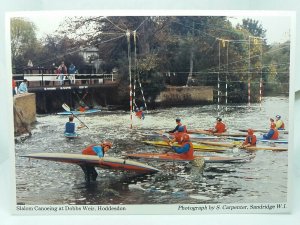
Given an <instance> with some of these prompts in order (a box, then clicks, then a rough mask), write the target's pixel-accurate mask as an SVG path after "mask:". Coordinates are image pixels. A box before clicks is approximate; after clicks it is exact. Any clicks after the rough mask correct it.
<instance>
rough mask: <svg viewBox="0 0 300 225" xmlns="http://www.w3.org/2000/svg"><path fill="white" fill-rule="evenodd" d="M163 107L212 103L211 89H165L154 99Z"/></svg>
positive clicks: (202, 87)
mask: <svg viewBox="0 0 300 225" xmlns="http://www.w3.org/2000/svg"><path fill="white" fill-rule="evenodd" d="M156 102H157V103H160V104H164V105H184V104H187V103H212V102H213V87H210V86H197V87H185V86H183V87H167V90H165V91H163V92H161V93H160V95H159V96H158V98H157V99H156Z"/></svg>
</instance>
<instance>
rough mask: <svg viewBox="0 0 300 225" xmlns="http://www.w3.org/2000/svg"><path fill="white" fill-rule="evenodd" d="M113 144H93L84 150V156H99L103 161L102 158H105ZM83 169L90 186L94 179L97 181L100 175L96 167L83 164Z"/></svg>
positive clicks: (107, 142) (106, 142)
mask: <svg viewBox="0 0 300 225" xmlns="http://www.w3.org/2000/svg"><path fill="white" fill-rule="evenodd" d="M111 147H112V143H111V142H109V141H103V142H101V143H100V144H98V145H97V144H93V145H89V146H88V147H86V148H85V149H83V150H82V154H83V155H98V156H99V158H100V160H103V159H102V158H103V157H104V154H105V153H106V152H107V151H108V150H109V149H111ZM80 167H81V169H82V170H83V172H84V175H85V181H86V182H87V183H88V184H89V183H90V180H91V179H92V180H93V181H95V180H96V178H97V176H98V173H97V171H96V170H95V167H94V166H91V165H88V164H81V165H80Z"/></svg>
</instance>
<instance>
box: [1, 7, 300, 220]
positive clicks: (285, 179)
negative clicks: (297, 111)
mask: <svg viewBox="0 0 300 225" xmlns="http://www.w3.org/2000/svg"><path fill="white" fill-rule="evenodd" d="M41 15H43V17H41ZM6 16H7V21H8V27H9V36H10V37H9V43H10V55H11V62H10V63H11V65H10V68H11V76H12V78H11V80H12V95H13V115H14V134H15V137H14V138H15V146H14V148H15V151H14V152H12V153H11V154H13V158H14V162H13V168H14V173H15V179H14V185H15V190H14V196H13V205H14V214H18V215H46V214H47V215H49V214H50V215H58V214H68V215H78V214H90V215H128V214H160V215H162V214H173V215H175V214H176V215H178V214H181V215H199V214H233V213H235V214H236V213H250V214H251V213H265V214H272V213H289V212H290V211H291V209H292V208H291V201H290V200H291V198H292V196H291V191H290V188H291V179H290V176H289V174H290V172H291V154H292V147H291V146H292V141H293V123H292V121H293V114H292V111H293V103H294V97H295V95H294V89H295V87H294V85H295V84H294V82H293V79H294V73H295V69H294V63H295V59H294V51H295V50H294V44H295V37H294V35H295V31H294V27H295V26H294V24H295V14H294V13H293V12H286V11H171V10H170V11H125V10H124V11H32V12H15V13H7V15H6Z"/></svg>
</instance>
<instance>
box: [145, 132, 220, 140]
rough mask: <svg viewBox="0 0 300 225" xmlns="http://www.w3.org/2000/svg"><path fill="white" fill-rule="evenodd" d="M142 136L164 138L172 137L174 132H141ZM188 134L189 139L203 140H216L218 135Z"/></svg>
mask: <svg viewBox="0 0 300 225" xmlns="http://www.w3.org/2000/svg"><path fill="white" fill-rule="evenodd" d="M142 135H143V136H146V137H153V138H156V137H163V138H164V137H165V138H169V137H170V138H173V137H174V134H169V133H162V134H159V133H148V134H147V133H143V134H142ZM189 136H190V139H191V140H192V139H205V140H218V139H219V137H216V136H209V135H204V134H189Z"/></svg>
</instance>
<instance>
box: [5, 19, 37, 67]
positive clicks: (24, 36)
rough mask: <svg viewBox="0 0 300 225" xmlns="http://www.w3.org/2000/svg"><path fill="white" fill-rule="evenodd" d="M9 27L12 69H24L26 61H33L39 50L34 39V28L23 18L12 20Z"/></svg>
mask: <svg viewBox="0 0 300 225" xmlns="http://www.w3.org/2000/svg"><path fill="white" fill-rule="evenodd" d="M10 23H11V26H10V34H11V56H12V65H13V68H16V67H25V66H26V65H27V62H28V60H32V61H34V59H35V55H36V52H37V51H38V49H39V48H40V45H39V42H38V41H37V38H36V26H35V25H34V24H33V23H32V22H30V21H28V20H26V19H24V18H18V17H16V18H12V19H11V21H10Z"/></svg>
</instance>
